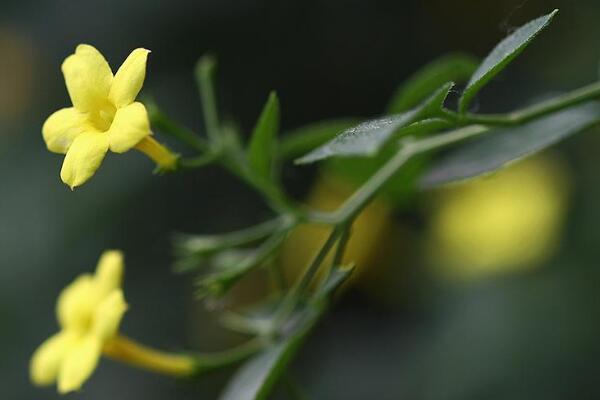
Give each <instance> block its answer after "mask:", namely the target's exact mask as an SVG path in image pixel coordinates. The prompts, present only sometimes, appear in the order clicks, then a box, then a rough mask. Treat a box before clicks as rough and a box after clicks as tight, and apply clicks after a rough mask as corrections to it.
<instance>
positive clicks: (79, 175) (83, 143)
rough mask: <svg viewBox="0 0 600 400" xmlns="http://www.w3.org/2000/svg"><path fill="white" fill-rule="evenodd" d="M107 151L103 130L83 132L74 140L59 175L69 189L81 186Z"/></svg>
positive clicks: (106, 140) (96, 167)
mask: <svg viewBox="0 0 600 400" xmlns="http://www.w3.org/2000/svg"><path fill="white" fill-rule="evenodd" d="M107 151H108V136H107V135H106V133H105V132H85V133H82V134H81V135H79V136H78V137H77V138H76V139H75V140H74V141H73V144H72V145H71V147H70V148H69V151H67V156H66V157H65V161H64V162H63V166H62V170H61V171H60V177H61V179H62V181H63V182H64V183H66V184H67V185H69V186H70V187H71V189H74V188H75V187H76V186H81V185H82V184H83V183H85V182H86V181H87V180H88V179H90V178H91V177H92V175H94V173H95V172H96V170H97V169H98V168H99V167H100V163H101V162H102V160H103V159H104V156H105V155H106V152H107Z"/></svg>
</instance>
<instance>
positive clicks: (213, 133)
mask: <svg viewBox="0 0 600 400" xmlns="http://www.w3.org/2000/svg"><path fill="white" fill-rule="evenodd" d="M216 64H217V62H216V60H215V58H214V57H212V56H211V55H205V56H203V57H202V58H201V59H200V61H199V62H198V65H197V66H196V81H197V83H198V89H199V90H200V98H201V100H202V113H203V115H204V125H205V127H206V134H207V135H208V137H209V139H210V141H211V143H212V144H213V145H215V146H216V147H220V145H221V137H220V135H219V117H218V114H217V105H216V96H215V88H214V77H215V70H216Z"/></svg>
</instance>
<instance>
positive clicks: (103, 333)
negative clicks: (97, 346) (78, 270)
mask: <svg viewBox="0 0 600 400" xmlns="http://www.w3.org/2000/svg"><path fill="white" fill-rule="evenodd" d="M126 310H127V303H125V298H124V297H123V291H122V290H120V289H116V290H113V291H112V293H110V294H109V295H108V296H107V297H106V298H105V299H104V300H102V302H101V303H100V304H99V305H98V307H97V308H96V312H95V313H94V324H93V332H94V334H95V335H96V336H98V337H99V338H100V340H101V341H103V342H105V341H106V340H108V339H110V338H112V337H113V336H115V334H116V333H117V331H118V330H119V325H120V323H121V319H122V318H123V314H124V313H125V311H126Z"/></svg>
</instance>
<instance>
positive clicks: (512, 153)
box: [421, 103, 600, 188]
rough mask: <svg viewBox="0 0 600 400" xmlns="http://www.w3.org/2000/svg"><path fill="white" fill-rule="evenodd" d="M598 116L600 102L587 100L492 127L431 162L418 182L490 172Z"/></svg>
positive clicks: (436, 183) (436, 182) (439, 181)
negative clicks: (511, 125) (529, 119)
mask: <svg viewBox="0 0 600 400" xmlns="http://www.w3.org/2000/svg"><path fill="white" fill-rule="evenodd" d="M599 117H600V105H599V104H598V103H587V104H584V105H581V106H578V107H574V108H570V109H567V110H565V111H562V112H558V113H556V114H553V115H551V116H548V117H544V118H540V119H538V120H536V121H534V122H530V123H528V124H525V125H522V126H519V127H514V128H504V129H497V130H495V131H491V132H489V133H487V134H486V135H485V136H484V137H481V138H479V139H477V140H475V141H474V142H472V143H469V144H466V145H464V146H462V147H460V148H459V149H457V150H456V151H454V152H451V153H450V154H449V155H448V156H446V157H445V158H443V159H442V160H440V161H438V162H437V163H434V164H433V166H432V167H431V168H430V169H429V170H428V172H427V173H426V174H425V175H424V176H423V178H422V179H421V186H422V187H425V188H431V187H436V186H440V185H443V184H447V183H450V182H454V181H459V180H465V179H468V178H474V177H476V176H479V175H482V174H488V173H491V172H493V171H495V170H497V169H499V168H502V167H504V166H505V165H507V164H509V163H511V162H515V161H517V160H520V159H522V158H524V157H527V156H529V155H531V154H534V153H536V152H538V151H541V150H544V149H545V148H547V147H549V146H551V145H553V144H555V143H557V142H558V141H560V140H562V139H564V138H566V137H568V136H570V135H573V134H575V133H577V132H580V131H582V130H584V129H586V128H588V127H589V126H590V125H592V124H594V123H596V122H597V121H598V119H599Z"/></svg>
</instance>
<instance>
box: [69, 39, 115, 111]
mask: <svg viewBox="0 0 600 400" xmlns="http://www.w3.org/2000/svg"><path fill="white" fill-rule="evenodd" d="M62 71H63V74H64V76H65V83H66V84H67V90H68V91H69V96H70V97H71V101H72V102H73V105H74V106H75V108H77V109H78V110H80V111H94V110H99V109H102V108H104V105H105V104H106V103H108V93H109V91H110V86H111V84H112V81H113V74H112V71H111V70H110V67H109V65H108V63H107V62H106V60H105V59H104V57H103V56H102V54H100V52H99V51H98V50H96V49H95V48H94V47H92V46H90V45H86V44H81V45H79V46H77V49H76V50H75V54H72V55H70V56H69V57H67V58H66V59H65V61H64V62H63V64H62Z"/></svg>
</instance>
